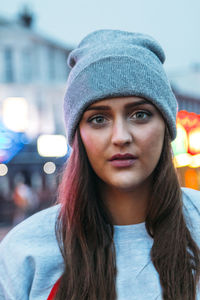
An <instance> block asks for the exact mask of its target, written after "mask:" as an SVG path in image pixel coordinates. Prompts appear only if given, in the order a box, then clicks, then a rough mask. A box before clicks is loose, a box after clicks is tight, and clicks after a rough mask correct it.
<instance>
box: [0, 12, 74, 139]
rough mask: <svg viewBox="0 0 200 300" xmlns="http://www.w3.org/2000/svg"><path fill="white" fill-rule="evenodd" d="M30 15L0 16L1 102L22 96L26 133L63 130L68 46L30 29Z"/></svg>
mask: <svg viewBox="0 0 200 300" xmlns="http://www.w3.org/2000/svg"><path fill="white" fill-rule="evenodd" d="M33 20H34V19H33V16H32V15H31V14H28V13H26V12H24V14H21V15H20V16H19V19H18V20H17V21H10V20H6V19H4V18H2V17H1V18H0V66H1V68H0V103H2V101H3V100H4V99H6V98H8V97H23V98H25V99H26V101H27V103H28V106H29V108H30V114H29V126H28V127H29V128H28V134H29V136H30V137H35V136H37V135H38V134H39V133H50V134H51V133H55V132H63V124H62V118H61V115H62V114H61V107H62V100H63V95H64V90H65V84H66V79H67V75H68V72H69V69H68V68H67V56H68V54H69V52H70V51H71V50H72V49H71V47H69V46H66V45H61V44H59V43H57V42H55V41H53V40H51V39H48V38H46V37H44V36H42V35H40V34H38V33H37V32H35V31H34V30H33Z"/></svg>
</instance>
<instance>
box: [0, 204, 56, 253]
mask: <svg viewBox="0 0 200 300" xmlns="http://www.w3.org/2000/svg"><path fill="white" fill-rule="evenodd" d="M59 208H60V206H59V205H55V206H52V207H50V208H47V209H44V210H42V211H40V212H38V213H35V214H34V215H32V216H31V217H29V218H27V219H26V220H24V221H23V222H21V223H20V224H18V225H17V226H15V227H14V228H13V229H12V230H11V231H10V232H9V233H8V234H7V235H6V237H5V238H4V239H3V241H2V242H1V244H0V249H1V247H2V245H4V244H7V243H9V242H12V241H13V242H15V241H18V240H20V241H21V242H23V241H28V240H33V239H34V238H36V239H37V240H39V239H43V238H45V237H47V236H49V235H50V236H52V234H53V231H54V227H55V223H56V219H57V216H58V213H59Z"/></svg>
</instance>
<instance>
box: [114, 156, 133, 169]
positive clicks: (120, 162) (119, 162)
mask: <svg viewBox="0 0 200 300" xmlns="http://www.w3.org/2000/svg"><path fill="white" fill-rule="evenodd" d="M136 160H137V158H133V159H115V160H111V161H110V164H111V165H112V166H113V167H118V168H125V167H130V166H132V165H133V164H134V163H135V161H136Z"/></svg>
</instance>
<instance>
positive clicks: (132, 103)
mask: <svg viewBox="0 0 200 300" xmlns="http://www.w3.org/2000/svg"><path fill="white" fill-rule="evenodd" d="M143 104H150V105H151V103H150V102H149V101H147V100H145V99H144V100H140V101H137V102H131V103H128V104H126V105H125V108H126V109H127V108H132V107H135V106H139V105H143ZM111 109H112V108H111V107H110V106H107V105H98V106H91V107H88V108H87V109H86V110H85V111H88V110H111Z"/></svg>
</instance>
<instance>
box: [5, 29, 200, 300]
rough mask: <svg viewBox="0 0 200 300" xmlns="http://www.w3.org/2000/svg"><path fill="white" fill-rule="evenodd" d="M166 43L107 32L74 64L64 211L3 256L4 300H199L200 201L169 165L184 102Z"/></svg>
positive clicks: (42, 216) (41, 218)
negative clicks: (171, 77)
mask: <svg viewBox="0 0 200 300" xmlns="http://www.w3.org/2000/svg"><path fill="white" fill-rule="evenodd" d="M164 60H165V55H164V52H163V50H162V48H161V47H160V45H159V44H158V43H157V42H156V41H155V40H154V39H152V38H151V37H149V36H147V35H143V34H137V33H129V32H124V31H118V30H100V31H96V32H93V33H92V34H90V35H88V36H87V37H86V38H85V39H83V41H82V42H81V43H80V45H79V46H78V48H77V49H75V50H74V51H72V53H71V54H70V56H69V65H70V66H71V68H72V70H71V73H70V75H69V78H68V82H67V90H66V95H65V100H64V115H65V121H66V128H67V136H68V140H69V143H70V145H71V146H72V149H73V151H72V154H71V157H70V158H69V160H68V162H67V165H66V168H65V171H64V174H63V179H62V182H61V185H60V189H59V197H58V202H59V204H58V205H55V206H54V207H51V208H49V209H47V210H44V211H42V212H39V213H37V214H35V215H34V216H32V217H30V218H28V219H27V220H26V221H24V222H22V223H21V224H19V225H18V226H17V227H15V228H14V229H13V230H12V231H11V232H10V233H9V234H8V235H7V237H6V238H5V239H4V241H3V242H2V244H1V246H0V299H2V300H14V299H15V300H17V299H23V300H28V299H30V300H33V299H34V300H45V299H48V300H50V299H55V300H100V299H101V300H138V299H141V300H147V299H148V300H149V299H157V300H159V299H164V300H196V299H197V300H198V299H200V293H199V291H198V285H199V276H200V251H199V245H200V229H199V221H200V192H198V191H194V190H191V189H181V188H180V186H179V183H178V179H177V175H176V171H175V169H174V166H173V162H172V150H171V141H172V140H173V139H174V138H175V136H176V111H177V103H176V99H175V97H174V95H173V93H172V91H171V88H170V84H169V82H168V79H167V77H166V74H165V72H164V69H163V62H164Z"/></svg>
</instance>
